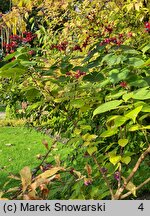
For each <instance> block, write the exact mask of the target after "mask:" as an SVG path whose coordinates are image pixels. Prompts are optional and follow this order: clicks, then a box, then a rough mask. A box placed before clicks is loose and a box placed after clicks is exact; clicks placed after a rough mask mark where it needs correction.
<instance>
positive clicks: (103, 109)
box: [93, 100, 123, 116]
mask: <svg viewBox="0 0 150 216" xmlns="http://www.w3.org/2000/svg"><path fill="white" fill-rule="evenodd" d="M122 102H123V101H122V100H113V101H109V102H106V103H104V104H102V105H100V106H99V107H97V108H96V109H95V110H94V112H93V116H95V115H97V114H100V113H104V112H107V111H110V110H113V109H116V108H118V106H119V105H120V104H121V103H122Z"/></svg>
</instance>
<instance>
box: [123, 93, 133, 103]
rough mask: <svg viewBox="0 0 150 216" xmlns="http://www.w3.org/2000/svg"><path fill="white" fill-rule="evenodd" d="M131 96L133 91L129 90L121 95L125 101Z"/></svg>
mask: <svg viewBox="0 0 150 216" xmlns="http://www.w3.org/2000/svg"><path fill="white" fill-rule="evenodd" d="M132 97H133V92H130V93H127V94H124V95H123V96H122V99H123V100H124V101H125V102H127V101H128V100H129V99H130V98H132Z"/></svg>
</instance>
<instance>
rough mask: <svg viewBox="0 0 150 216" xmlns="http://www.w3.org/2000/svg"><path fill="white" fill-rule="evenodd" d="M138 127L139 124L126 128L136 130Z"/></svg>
mask: <svg viewBox="0 0 150 216" xmlns="http://www.w3.org/2000/svg"><path fill="white" fill-rule="evenodd" d="M139 129H140V126H139V125H133V126H131V127H130V128H129V129H128V130H129V131H136V130H139Z"/></svg>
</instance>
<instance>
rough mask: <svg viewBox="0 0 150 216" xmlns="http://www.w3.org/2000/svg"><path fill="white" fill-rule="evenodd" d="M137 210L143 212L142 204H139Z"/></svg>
mask: <svg viewBox="0 0 150 216" xmlns="http://www.w3.org/2000/svg"><path fill="white" fill-rule="evenodd" d="M138 209H139V210H141V211H143V210H144V206H143V203H141V204H140V205H139V207H138Z"/></svg>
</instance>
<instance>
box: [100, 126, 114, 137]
mask: <svg viewBox="0 0 150 216" xmlns="http://www.w3.org/2000/svg"><path fill="white" fill-rule="evenodd" d="M117 132H118V128H113V129H109V130H107V131H104V132H103V133H102V134H101V135H100V137H104V138H106V137H110V136H113V135H115V134H116V133H117Z"/></svg>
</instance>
